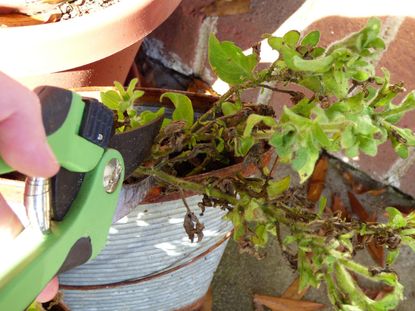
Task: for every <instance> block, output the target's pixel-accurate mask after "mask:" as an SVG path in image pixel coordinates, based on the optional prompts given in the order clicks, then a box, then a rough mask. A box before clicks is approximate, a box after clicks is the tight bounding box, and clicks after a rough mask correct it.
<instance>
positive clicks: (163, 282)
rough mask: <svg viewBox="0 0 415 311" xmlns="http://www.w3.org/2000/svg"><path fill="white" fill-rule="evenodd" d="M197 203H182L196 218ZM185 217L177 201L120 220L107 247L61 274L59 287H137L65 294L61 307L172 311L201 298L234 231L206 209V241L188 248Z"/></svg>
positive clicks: (192, 200) (216, 212) (149, 206)
mask: <svg viewBox="0 0 415 311" xmlns="http://www.w3.org/2000/svg"><path fill="white" fill-rule="evenodd" d="M200 200H201V197H200V196H192V197H190V198H187V199H186V201H187V202H188V204H189V206H190V207H191V209H192V210H194V211H195V213H196V214H198V213H199V207H198V206H197V203H198V202H200ZM185 213H186V209H185V207H184V205H183V202H182V200H181V199H180V200H174V201H168V202H163V203H155V204H145V205H140V206H139V207H138V208H137V209H136V210H134V211H133V212H132V213H130V214H129V215H128V216H126V217H124V218H122V219H120V220H119V221H118V222H117V223H115V224H114V225H113V226H112V228H111V230H110V234H109V237H108V241H107V245H106V247H105V248H104V250H103V251H102V252H101V253H100V254H99V255H98V257H97V258H95V259H94V260H92V261H90V262H88V263H86V264H84V265H82V266H80V267H77V268H75V269H73V270H71V271H68V272H66V273H64V274H62V275H61V276H60V282H61V284H64V285H73V286H90V285H100V284H101V285H102V284H111V283H117V282H123V281H125V280H131V279H136V280H138V281H137V283H136V284H132V285H121V286H120V285H118V286H113V285H109V286H108V288H102V289H94V290H90V289H89V290H85V288H83V289H76V290H73V289H71V290H64V301H65V303H66V304H68V306H69V307H70V308H71V310H73V311H77V310H173V309H176V308H180V307H183V306H186V305H188V304H190V303H192V302H193V301H195V300H197V299H199V298H201V297H202V296H203V295H204V294H205V293H206V291H207V289H208V287H209V284H210V281H211V279H212V277H213V273H214V271H215V270H216V267H217V265H218V264H219V261H220V258H221V256H222V254H223V251H224V248H225V245H226V242H227V240H226V236H227V234H228V233H229V232H230V231H231V229H232V226H231V224H230V222H228V221H225V220H223V215H224V214H225V212H224V211H222V210H220V209H214V208H208V209H207V210H206V212H205V214H204V216H199V220H200V221H201V222H203V223H204V225H205V230H204V234H205V237H204V239H203V240H202V241H201V242H200V243H196V242H194V243H191V242H190V241H189V239H188V237H187V235H186V233H185V231H184V228H183V218H184V216H185ZM221 242H223V243H222V244H220V243H221ZM166 271H167V272H168V273H167V274H163V273H164V272H166ZM147 277H148V278H147ZM143 278H146V279H145V280H140V279H143Z"/></svg>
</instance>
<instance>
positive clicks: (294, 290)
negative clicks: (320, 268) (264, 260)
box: [281, 277, 309, 300]
mask: <svg viewBox="0 0 415 311" xmlns="http://www.w3.org/2000/svg"><path fill="white" fill-rule="evenodd" d="M299 289H300V278H299V277H297V278H296V279H295V280H294V281H293V282H292V283H291V284H290V286H288V288H287V289H286V290H285V292H284V293H283V294H282V295H281V297H282V298H288V299H294V300H300V299H302V298H303V297H304V295H305V294H307V292H308V289H309V287H306V288H304V289H303V290H302V291H301V292H300V291H299Z"/></svg>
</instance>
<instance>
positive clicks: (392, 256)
mask: <svg viewBox="0 0 415 311" xmlns="http://www.w3.org/2000/svg"><path fill="white" fill-rule="evenodd" d="M398 256H399V249H393V250H388V253H387V254H386V264H388V265H392V264H394V263H395V260H396V259H397V258H398Z"/></svg>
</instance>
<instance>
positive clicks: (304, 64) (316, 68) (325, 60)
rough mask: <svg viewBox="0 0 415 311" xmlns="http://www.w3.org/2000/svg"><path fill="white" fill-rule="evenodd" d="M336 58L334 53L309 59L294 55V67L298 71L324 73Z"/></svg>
mask: <svg viewBox="0 0 415 311" xmlns="http://www.w3.org/2000/svg"><path fill="white" fill-rule="evenodd" d="M334 60H335V59H334V57H333V56H332V55H329V56H325V57H320V58H315V59H309V60H306V59H302V58H301V57H300V56H297V55H294V56H293V57H292V62H293V65H294V68H292V69H294V70H297V71H305V72H315V73H324V72H327V71H329V70H330V68H331V65H332V64H333V62H334Z"/></svg>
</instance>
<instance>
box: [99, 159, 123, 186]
mask: <svg viewBox="0 0 415 311" xmlns="http://www.w3.org/2000/svg"><path fill="white" fill-rule="evenodd" d="M121 172H122V166H121V163H120V161H118V160H117V159H111V160H110V161H109V162H108V163H107V165H106V166H105V169H104V180H103V184H104V189H105V191H106V192H107V193H113V192H114V191H115V189H117V186H118V183H119V181H120V177H121Z"/></svg>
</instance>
